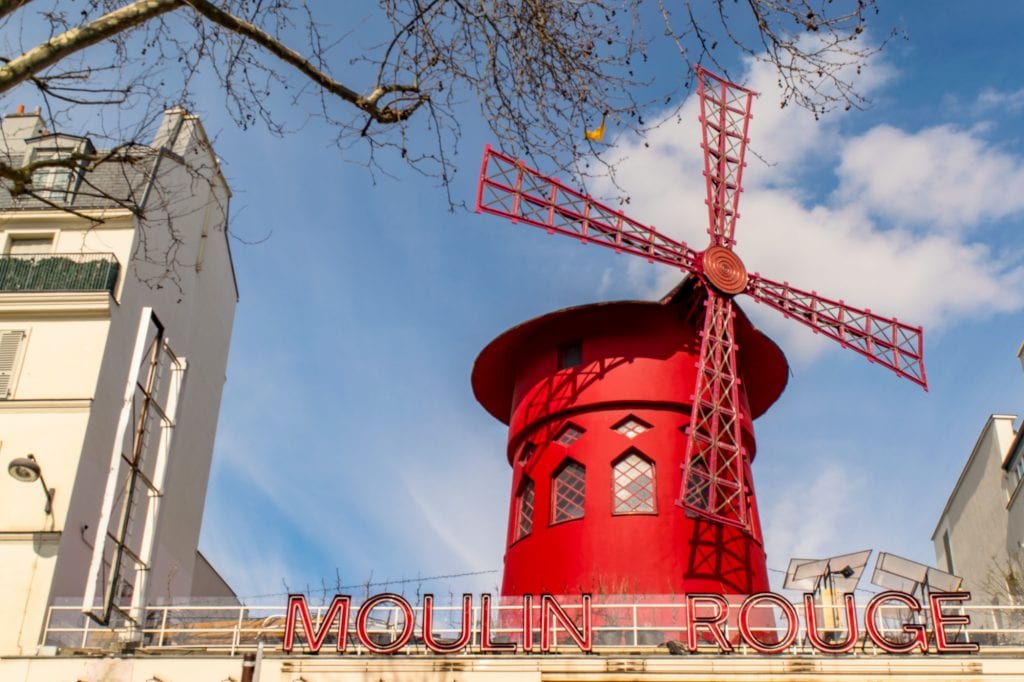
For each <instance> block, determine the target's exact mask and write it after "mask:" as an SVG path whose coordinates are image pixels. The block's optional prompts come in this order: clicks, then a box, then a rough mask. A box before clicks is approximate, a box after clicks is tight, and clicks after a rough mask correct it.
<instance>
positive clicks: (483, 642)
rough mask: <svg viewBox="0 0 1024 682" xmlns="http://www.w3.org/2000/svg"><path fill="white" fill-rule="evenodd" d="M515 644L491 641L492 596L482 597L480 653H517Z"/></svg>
mask: <svg viewBox="0 0 1024 682" xmlns="http://www.w3.org/2000/svg"><path fill="white" fill-rule="evenodd" d="M515 650H516V643H515V642H495V641H493V640H492V639H491V595H489V594H481V595H480V651H515Z"/></svg>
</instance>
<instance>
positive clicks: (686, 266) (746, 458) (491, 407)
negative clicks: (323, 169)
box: [473, 67, 927, 594]
mask: <svg viewBox="0 0 1024 682" xmlns="http://www.w3.org/2000/svg"><path fill="white" fill-rule="evenodd" d="M696 71H697V76H698V91H697V92H698V96H699V98H700V110H701V113H700V122H701V127H702V131H703V143H702V149H703V150H704V176H705V184H706V187H707V201H706V203H707V206H708V234H709V235H710V243H709V245H708V246H707V248H706V249H705V250H704V251H703V252H699V251H695V250H693V249H691V248H690V247H688V246H687V245H686V244H684V243H683V242H680V241H677V240H674V239H671V238H669V237H667V236H665V235H662V234H660V233H659V232H657V231H656V230H655V229H654V228H651V227H648V226H645V225H642V224H640V223H638V222H636V221H635V220H632V219H630V218H629V217H627V216H626V215H624V214H622V213H621V212H619V211H616V210H614V209H612V208H609V207H608V206H605V205H603V204H601V203H599V202H597V201H595V200H593V199H591V198H590V197H588V196H586V195H584V194H582V193H580V192H577V191H575V190H573V189H571V188H569V187H567V186H566V185H564V184H562V183H561V182H559V181H558V180H554V179H551V178H547V177H544V176H543V175H541V174H540V173H538V172H536V171H534V170H532V169H530V168H528V167H526V166H525V165H524V164H523V163H521V162H519V161H517V160H515V159H513V158H511V157H509V156H506V155H505V154H502V153H501V152H498V151H495V150H493V149H491V148H490V147H488V148H487V149H486V151H485V153H484V159H483V166H482V170H481V176H480V183H479V188H478V193H477V210H478V211H483V212H486V213H493V214H495V215H500V216H504V217H506V218H509V219H511V220H513V221H515V222H523V223H526V224H529V225H534V226H536V227H540V228H543V229H545V230H547V231H548V232H549V233H556V232H557V233H560V234H564V235H568V236H571V237H575V238H577V239H579V240H581V241H582V242H584V243H591V244H599V245H602V246H607V247H610V248H613V249H615V250H616V251H621V252H626V253H631V254H633V255H636V256H640V257H643V258H646V259H647V260H648V261H652V262H653V261H657V262H660V263H666V264H668V265H672V266H675V267H678V268H680V269H681V270H683V271H685V272H687V273H689V274H690V277H689V278H688V279H687V280H685V281H684V284H683V285H682V286H681V287H679V288H677V289H676V291H674V292H673V293H672V294H670V295H669V296H668V297H666V299H665V300H663V301H662V303H665V304H673V305H658V304H640V303H636V302H634V303H628V304H626V303H623V304H602V305H599V306H586V307H583V308H577V309H571V310H569V311H561V312H559V313H553V314H551V315H547V316H544V317H542V318H538V319H537V320H533V321H531V322H528V323H525V324H523V325H520V326H519V327H516V328H514V329H513V330H510V331H509V332H506V333H505V334H504V335H502V336H501V337H499V338H498V339H497V340H495V341H494V342H492V343H491V344H490V345H489V346H488V348H487V349H485V350H484V351H483V352H482V353H481V355H480V358H479V359H478V360H477V365H476V367H475V368H474V374H473V385H474V390H475V392H476V395H477V397H478V399H479V400H480V401H481V402H482V403H483V404H484V406H485V407H486V408H487V409H488V411H490V412H491V413H492V414H494V415H495V416H497V417H498V418H499V419H502V420H503V421H505V422H506V423H509V425H510V436H509V459H510V462H511V463H512V464H513V466H514V467H516V473H515V475H514V480H513V500H512V506H511V510H510V527H509V541H508V552H507V553H506V565H505V577H504V582H503V587H502V591H503V593H505V594H517V593H527V592H543V591H547V592H556V593H557V592H564V593H570V592H573V591H576V590H579V589H583V590H602V589H604V590H606V591H617V592H627V591H628V592H633V593H637V594H641V593H648V594H658V593H665V592H684V591H685V592H693V591H697V590H710V591H717V592H727V593H728V592H749V591H759V590H764V589H767V588H768V584H767V574H766V570H765V567H764V551H763V547H762V546H761V537H760V528H759V521H758V519H757V507H756V500H755V498H754V495H753V486H752V481H751V480H750V463H751V461H752V458H753V455H754V442H753V431H752V426H751V420H752V419H753V418H754V417H756V416H758V415H759V414H761V413H762V412H763V411H764V410H766V409H767V408H768V406H770V404H771V403H772V402H774V400H775V399H776V398H777V397H778V395H779V394H780V393H781V391H782V388H783V387H784V385H785V377H786V364H785V359H784V357H782V355H781V352H779V351H778V349H777V348H776V347H775V346H774V344H772V343H771V341H770V340H768V339H767V337H764V336H763V335H762V334H760V332H757V331H756V330H755V329H753V327H752V325H750V323H749V321H748V320H747V319H746V316H745V315H744V314H743V313H742V311H741V310H740V309H739V307H738V306H735V305H734V303H733V297H734V296H736V295H737V294H747V295H748V296H751V297H752V298H753V299H754V300H755V301H758V302H760V303H765V304H767V305H769V306H771V307H772V308H775V309H776V310H779V311H780V312H782V314H783V315H785V316H786V317H788V318H790V319H794V320H796V321H798V322H800V323H802V324H804V325H807V326H808V327H810V328H811V329H812V330H814V331H815V332H816V333H822V334H824V335H826V336H828V337H830V338H832V339H834V340H835V341H837V342H839V344H840V345H842V346H845V347H846V348H850V349H852V350H854V351H856V352H858V353H860V354H861V355H864V356H865V357H867V358H868V359H869V360H870V361H872V362H875V363H879V364H882V365H884V366H886V367H888V368H889V369H891V370H892V371H894V372H896V374H898V375H899V376H903V377H906V378H908V379H910V380H911V381H913V382H915V383H917V384H919V385H921V386H922V387H924V388H925V389H926V390H927V382H926V378H925V371H924V364H923V360H922V352H923V346H922V330H921V328H920V327H910V326H908V325H905V324H902V323H900V322H898V321H897V320H896V319H895V318H885V317H881V316H879V315H876V314H874V313H872V312H871V311H870V310H867V309H860V308H854V307H852V306H849V305H847V304H845V303H843V302H842V301H836V300H831V299H827V298H823V297H821V296H819V295H817V294H816V293H814V292H810V291H803V290H800V289H797V288H795V287H792V286H790V285H789V284H787V283H779V282H774V281H772V280H770V279H767V278H765V277H762V276H760V275H759V274H756V273H753V274H748V273H747V271H746V269H745V267H744V265H743V262H742V261H741V260H740V258H739V257H738V256H737V255H736V253H735V252H734V251H733V247H734V245H735V243H736V240H735V239H734V233H735V227H736V219H737V218H738V217H739V213H738V212H737V207H738V203H739V197H740V193H741V191H742V187H741V180H742V175H743V168H744V165H745V164H744V154H745V151H746V144H747V141H748V140H747V126H748V123H749V121H750V105H751V101H752V98H753V95H754V93H753V92H752V91H750V90H747V89H745V88H742V87H740V86H738V85H736V84H734V83H730V82H728V81H726V80H723V79H722V78H719V77H718V76H716V75H714V74H712V73H709V72H708V71H705V70H704V69H702V68H701V67H697V68H696ZM701 305H703V316H701V311H700V307H701ZM652 306H655V307H657V308H661V309H670V308H671V309H672V310H674V311H675V312H674V314H665V313H662V312H658V311H656V310H654V309H653V308H652ZM680 311H682V312H683V314H679V313H680ZM624 329H629V330H631V331H630V332H629V333H626V332H624V331H623V330H624ZM652 335H653V336H656V337H659V339H660V340H659V339H654V340H652V339H651V336H652ZM584 336H585V337H587V338H588V339H593V340H594V343H593V344H592V345H593V348H592V349H591V351H592V352H591V353H590V357H589V358H588V357H577V358H575V359H574V360H575V361H570V362H568V363H567V362H566V361H565V357H564V355H565V354H566V353H569V354H572V355H576V354H579V353H580V349H579V348H576V347H575V346H574V344H577V345H578V339H579V338H582V337H584ZM665 338H670V339H672V340H673V341H672V342H673V343H675V344H678V345H679V346H680V348H678V349H673V350H679V351H680V353H672V352H670V351H666V350H665V349H664V348H663V346H664V344H662V343H661V341H663V340H664V339H665ZM574 339H575V341H574ZM652 344H653V345H652ZM659 344H660V345H659ZM552 346H554V347H555V348H556V350H555V351H554V355H552V354H551V353H548V352H547V351H546V350H545V348H550V347H552ZM698 349H699V350H698ZM582 355H583V356H586V353H583V354H582ZM552 358H554V359H552ZM640 360H643V362H640ZM645 363H646V364H645ZM665 375H670V379H666V378H665ZM666 382H667V383H666ZM672 393H674V394H675V395H670V394H672ZM643 410H647V412H645V413H644V414H647V415H648V416H646V417H643V418H641V417H640V416H638V415H639V414H640V412H641V411H643ZM666 411H667V412H666ZM668 413H671V414H672V415H673V416H672V418H671V419H668V418H667V417H665V414H668ZM599 418H600V419H604V421H608V420H621V419H627V418H632V419H633V422H632V423H634V424H638V425H640V429H641V431H644V430H657V429H652V426H653V425H654V422H655V421H658V420H659V419H662V420H664V419H667V421H665V425H671V426H674V428H671V429H669V430H670V431H672V432H673V433H674V434H675V436H676V437H675V438H674V439H673V438H665V437H662V438H660V440H657V441H656V442H655V441H654V440H652V442H651V445H650V446H649V447H648V449H646V450H644V451H643V452H640V451H639V450H637V449H636V448H633V449H626V450H622V443H612V442H610V441H609V440H608V438H610V437H611V436H609V435H608V429H600V430H599V431H600V433H601V434H603V435H601V436H600V438H598V439H597V440H594V441H593V442H592V443H590V444H584V443H583V442H582V439H580V435H582V434H583V433H584V432H585V431H586V430H587V429H585V428H584V427H583V422H585V421H587V420H590V421H591V422H593V421H594V420H599ZM673 420H674V421H673ZM595 423H596V422H595ZM617 423H619V422H618V421H616V422H614V423H613V424H610V425H609V427H610V428H611V429H612V430H614V431H617V432H618V433H620V434H621V433H623V432H622V430H621V429H620V428H618V427H617V426H615V424H617ZM622 423H626V422H622ZM567 424H568V425H570V426H571V427H572V428H573V429H574V433H575V437H570V440H569V442H568V443H566V442H564V441H565V437H564V435H560V434H563V432H564V430H565V429H566V428H567V427H566V425H567ZM591 430H593V429H591ZM627 435H628V434H627ZM576 441H578V442H576ZM636 441H637V442H638V441H639V439H636ZM552 443H554V445H552ZM573 448H575V450H576V451H575V452H572V450H573ZM620 451H621V452H620ZM630 452H632V453H633V455H634V457H633V458H632V459H630V457H629V455H628V453H630ZM567 453H568V454H567ZM602 457H604V458H606V459H607V461H605V460H604V459H602ZM544 460H547V462H546V465H545V464H543V461H544ZM623 463H628V466H625V467H624V464H623ZM606 465H607V466H606ZM659 465H660V466H659ZM665 465H670V466H665ZM530 467H532V469H530ZM520 469H521V471H520ZM606 469H607V470H608V471H609V472H610V473H608V474H607V475H605V476H604V477H603V478H602V477H601V475H597V476H591V470H597V471H598V472H601V471H605V470H606ZM567 470H569V471H570V473H571V474H572V475H570V476H568V477H567V476H566V475H565V472H566V471H567ZM623 471H624V472H625V473H623ZM655 471H657V472H658V473H657V478H658V479H659V480H661V481H662V486H661V488H658V487H657V486H656V483H657V482H658V481H657V480H656V474H655V473H654V472H655ZM674 472H679V474H678V475H677V474H675V473H674ZM676 476H678V477H676ZM668 477H671V478H668ZM580 481H583V482H582V483H581V482H580ZM595 481H597V482H598V484H599V486H600V485H604V484H608V485H610V486H611V487H612V494H611V495H608V496H607V497H608V498H611V500H612V501H611V503H610V505H611V506H610V509H604V508H603V509H602V511H611V514H610V516H612V517H614V516H616V515H617V514H619V512H621V508H620V506H619V501H620V500H621V499H622V498H623V496H625V497H626V498H627V500H628V501H629V504H630V505H633V507H634V508H636V507H638V506H639V507H641V508H642V509H643V510H645V511H647V512H650V513H648V514H646V515H637V516H633V517H632V518H629V519H617V520H615V523H616V524H618V525H616V526H614V527H612V526H610V525H608V524H606V523H605V522H603V521H601V520H600V519H590V520H591V523H592V524H593V525H592V527H591V528H590V529H589V530H584V529H582V527H578V528H576V530H575V531H570V530H565V529H563V528H562V526H566V524H565V523H564V521H566V520H575V519H577V518H581V517H583V516H584V511H583V509H584V507H585V505H586V504H589V503H590V497H589V496H590V494H591V492H592V490H593V488H594V482H595ZM623 482H625V483H623ZM545 485H546V486H547V488H546V489H543V488H544V486H545ZM666 485H670V486H672V488H673V492H671V493H666V492H665V491H664V490H663V488H664V487H665V486H666ZM623 486H625V487H623ZM630 486H632V487H630ZM638 490H639V491H640V493H639V494H640V495H641V497H642V498H643V499H642V500H641V503H640V504H638V503H637V500H636V499H635V495H636V494H637V491H638ZM663 493H664V494H665V495H666V496H668V495H670V496H671V498H669V497H666V498H665V499H666V500H667V499H671V502H674V504H657V499H655V498H660V497H661V496H662V494H663ZM631 495H632V496H633V497H632V498H631V497H630V496H631ZM604 498H605V496H602V495H598V496H595V500H597V501H595V502H594V504H595V505H597V504H604V507H605V508H608V507H609V504H607V503H604V502H602V500H604ZM566 500H568V503H566ZM643 500H647V502H649V504H647V505H646V506H645V504H643ZM548 501H550V509H548V506H549V505H548ZM605 502H606V501H605ZM559 505H561V507H559ZM627 506H628V505H627ZM566 508H568V510H569V514H568V517H567V514H566ZM680 508H681V509H680ZM652 510H657V511H652ZM573 513H577V514H578V516H575V517H574V516H572V514H573ZM587 513H589V512H587ZM626 515H627V514H625V513H622V514H621V516H626ZM655 516H662V517H663V518H661V519H660V520H653V521H652V520H650V517H655ZM537 517H539V518H537ZM538 521H540V522H543V521H546V522H547V523H546V524H545V523H538ZM626 521H628V522H630V523H632V526H631V527H629V528H627V527H626V526H624V525H622V523H624V522H626ZM608 523H612V522H611V521H609V522H608ZM594 538H598V539H597V540H594ZM709 538H710V540H709ZM702 546H703V547H704V549H701V547H702ZM666 547H667V549H666ZM723 557H724V558H723ZM595 576H596V577H595ZM598 583H600V584H598Z"/></svg>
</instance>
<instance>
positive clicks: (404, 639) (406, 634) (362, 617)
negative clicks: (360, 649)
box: [356, 592, 416, 654]
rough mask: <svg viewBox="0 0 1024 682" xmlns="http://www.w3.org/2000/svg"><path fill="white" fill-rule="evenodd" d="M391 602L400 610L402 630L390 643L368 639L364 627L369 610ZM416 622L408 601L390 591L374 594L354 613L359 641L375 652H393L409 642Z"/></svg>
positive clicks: (368, 635)
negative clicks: (378, 642)
mask: <svg viewBox="0 0 1024 682" xmlns="http://www.w3.org/2000/svg"><path fill="white" fill-rule="evenodd" d="M388 601H389V602H392V603H393V604H394V605H395V606H397V607H398V608H399V609H400V610H401V611H402V618H403V620H404V622H403V623H402V632H401V633H400V634H399V635H398V637H396V638H395V639H394V640H393V641H392V642H391V643H390V644H385V645H383V646H381V645H380V644H377V643H376V642H374V641H373V640H371V639H370V633H369V632H368V631H367V629H366V621H367V620H368V619H369V618H370V612H371V611H373V609H375V608H376V607H377V605H379V604H382V603H384V602H388ZM415 623H416V616H415V615H414V614H413V612H412V606H410V605H409V602H407V601H405V599H403V598H402V597H400V596H399V595H397V594H392V593H390V592H384V593H382V594H376V595H374V596H372V597H370V598H369V599H367V600H366V601H364V602H363V605H362V606H360V607H359V614H358V615H356V634H357V635H359V641H360V642H361V643H362V645H363V646H364V647H366V648H367V649H369V650H370V651H371V652H373V653H375V654H393V653H394V652H396V651H398V650H399V649H401V648H402V647H403V646H405V645H406V644H407V643H408V642H409V638H411V637H412V629H413V626H414V625H415Z"/></svg>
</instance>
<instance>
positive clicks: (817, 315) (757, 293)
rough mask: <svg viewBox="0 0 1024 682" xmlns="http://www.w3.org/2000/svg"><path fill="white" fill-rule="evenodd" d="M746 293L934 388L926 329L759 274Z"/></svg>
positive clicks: (902, 374)
mask: <svg viewBox="0 0 1024 682" xmlns="http://www.w3.org/2000/svg"><path fill="white" fill-rule="evenodd" d="M745 293H747V294H750V295H751V296H752V297H753V298H754V300H755V301H758V302H760V303H765V304H767V305H770V306H771V307H773V308H775V309H776V310H779V311H781V312H782V314H784V315H785V316H786V317H789V318H792V319H794V320H796V321H797V322H801V323H803V324H805V325H807V326H808V327H810V328H811V329H813V330H814V331H815V332H820V333H822V334H824V335H825V336H828V337H829V338H831V339H835V340H836V341H838V342H839V343H840V344H841V345H843V346H845V347H846V348H849V349H850V350H853V351H856V352H858V353H860V354H861V355H863V356H864V357H866V358H868V360H871V361H872V362H877V363H879V364H880V365H884V366H886V367H888V368H889V369H891V370H892V371H893V372H895V373H896V374H898V375H899V376H901V377H906V378H907V379H910V380H911V381H913V382H914V383H915V384H918V385H919V386H921V387H922V388H924V389H925V390H926V391H927V390H928V379H927V377H926V376H925V372H924V330H922V329H921V327H911V326H910V325H906V324H903V323H902V322H900V321H899V320H897V319H896V318H895V317H882V316H880V315H876V314H874V313H872V312H871V311H870V310H868V309H866V308H865V309H862V308H854V307H853V306H850V305H847V304H846V303H843V302H842V301H833V300H832V299H829V298H825V297H824V296H819V295H818V294H816V293H814V292H813V291H803V290H801V289H797V288H796V287H793V286H790V285H789V284H788V283H785V282H783V283H781V284H780V283H779V282H773V281H772V280H770V279H766V278H764V277H761V276H760V275H756V274H755V275H751V276H750V280H749V282H748V283H747V289H746V292H745Z"/></svg>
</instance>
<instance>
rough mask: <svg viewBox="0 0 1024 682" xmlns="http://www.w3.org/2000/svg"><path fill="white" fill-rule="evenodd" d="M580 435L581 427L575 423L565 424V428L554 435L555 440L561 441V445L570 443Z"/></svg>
mask: <svg viewBox="0 0 1024 682" xmlns="http://www.w3.org/2000/svg"><path fill="white" fill-rule="evenodd" d="M582 435H583V429H581V428H580V427H578V426H576V425H575V424H566V425H565V428H563V429H562V430H561V431H559V432H558V435H557V436H555V442H556V443H561V444H562V445H572V444H573V443H575V442H576V441H577V440H578V439H579V437H580V436H582Z"/></svg>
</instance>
